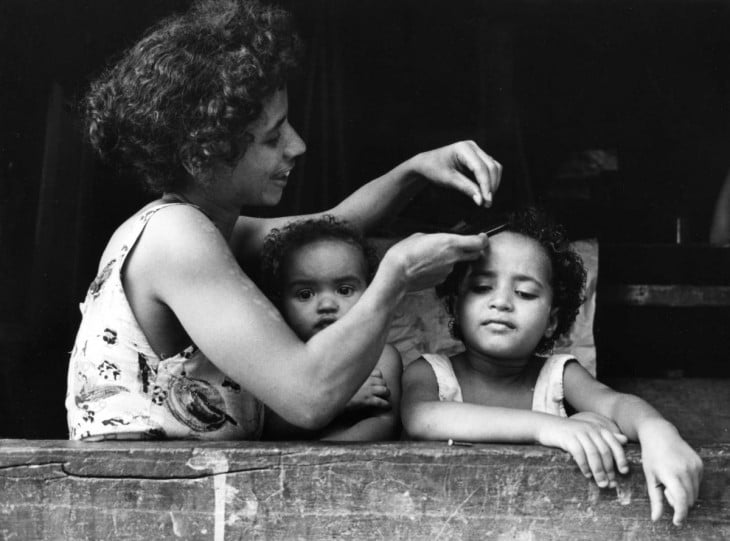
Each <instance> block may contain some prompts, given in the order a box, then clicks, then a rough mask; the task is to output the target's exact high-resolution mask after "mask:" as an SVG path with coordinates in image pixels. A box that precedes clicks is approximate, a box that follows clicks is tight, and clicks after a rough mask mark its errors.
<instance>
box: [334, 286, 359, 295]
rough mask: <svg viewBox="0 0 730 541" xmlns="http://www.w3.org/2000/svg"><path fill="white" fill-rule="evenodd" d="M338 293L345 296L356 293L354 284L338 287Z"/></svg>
mask: <svg viewBox="0 0 730 541" xmlns="http://www.w3.org/2000/svg"><path fill="white" fill-rule="evenodd" d="M337 293H339V294H340V295H343V296H345V297H349V296H350V295H352V294H353V293H355V288H354V287H352V286H348V285H343V286H340V287H338V288H337Z"/></svg>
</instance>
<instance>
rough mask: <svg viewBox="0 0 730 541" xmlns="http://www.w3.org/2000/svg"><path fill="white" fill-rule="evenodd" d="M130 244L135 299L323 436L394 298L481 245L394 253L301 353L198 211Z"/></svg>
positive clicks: (357, 378) (409, 246)
mask: <svg viewBox="0 0 730 541" xmlns="http://www.w3.org/2000/svg"><path fill="white" fill-rule="evenodd" d="M140 240H141V241H144V242H140V243H138V244H137V246H135V248H134V253H133V254H132V255H133V256H134V261H136V264H135V265H136V266H135V268H134V269H133V270H134V273H135V275H136V277H137V278H136V279H131V277H130V282H131V283H134V284H137V285H139V287H143V288H146V289H145V293H144V294H143V295H141V296H140V297H141V298H145V299H151V300H150V301H146V302H157V303H159V304H160V305H161V306H162V307H164V308H165V309H169V310H171V311H172V312H173V313H174V314H175V316H176V318H177V320H178V321H179V322H180V324H181V325H182V327H183V329H184V330H185V331H186V332H187V334H188V336H189V337H190V339H191V340H192V342H194V343H195V344H197V346H198V347H199V348H200V349H201V350H202V351H203V352H204V353H205V354H206V356H207V357H208V358H209V359H210V360H211V362H212V363H213V364H214V365H216V366H217V367H218V368H219V369H220V370H221V371H222V372H223V373H225V374H226V375H227V376H229V377H230V378H231V379H233V380H234V381H236V382H238V383H239V384H240V385H241V386H243V387H244V388H245V389H246V390H248V391H249V392H251V393H252V394H254V395H255V396H256V397H258V398H259V399H260V400H262V401H263V402H264V403H266V404H267V405H268V406H269V407H270V408H272V409H273V410H274V411H276V412H277V413H278V414H279V415H281V416H282V417H283V418H284V419H285V420H287V421H288V422H291V423H293V424H295V425H298V426H302V427H305V428H310V429H319V428H322V427H323V426H326V425H327V424H328V423H329V422H330V421H331V420H332V418H333V417H334V416H335V415H336V414H337V413H338V412H340V411H341V410H342V408H343V407H344V405H345V403H346V402H347V400H348V399H349V398H350V397H351V396H352V395H353V394H354V393H355V391H356V390H357V389H358V387H359V386H360V385H361V384H362V383H363V381H365V379H366V378H367V376H368V374H370V372H371V371H372V369H373V367H374V365H375V363H376V362H377V360H378V359H379V357H380V354H381V353H382V351H383V346H384V345H385V339H386V335H387V331H388V327H389V325H390V321H391V319H392V317H393V314H394V311H395V308H396V306H397V304H398V303H399V301H400V300H401V298H402V297H403V295H404V294H405V293H406V292H407V291H410V290H417V289H421V288H424V287H428V286H431V285H434V284H435V283H438V282H440V281H442V280H443V279H444V278H445V276H446V275H447V274H448V272H449V271H450V269H451V268H452V267H453V264H454V263H455V262H456V261H458V260H464V259H476V258H477V257H479V254H480V253H481V251H482V250H483V248H484V246H485V244H486V242H487V241H486V237H484V236H483V235H482V236H461V235H450V234H434V235H413V236H411V237H409V238H407V239H405V240H403V241H401V242H399V243H397V244H396V245H394V246H393V247H392V248H390V250H388V252H386V254H385V256H384V257H383V260H382V262H381V264H380V266H379V268H378V271H377V273H376V275H375V277H374V278H373V280H372V282H371V284H370V286H369V287H368V288H367V290H366V291H365V292H364V294H363V296H362V297H361V298H360V299H359V301H358V302H357V304H356V305H355V306H354V307H353V308H352V309H351V310H350V311H349V312H348V313H347V314H345V316H343V317H342V318H341V319H340V320H338V321H337V322H336V323H334V324H333V325H330V326H329V327H327V328H326V329H324V330H322V331H321V332H319V333H317V334H316V335H315V336H314V337H312V338H311V339H310V340H309V341H308V342H306V343H304V342H302V341H301V340H300V339H299V338H298V337H297V336H296V335H295V334H294V332H293V331H292V330H291V329H290V328H289V326H288V325H287V324H286V323H285V322H284V320H283V319H282V317H281V316H280V314H279V312H278V311H277V310H276V308H275V307H274V306H273V305H272V304H271V303H270V301H269V300H268V299H267V298H266V296H265V295H264V294H263V293H262V292H261V291H260V290H259V289H258V288H257V287H256V286H255V285H254V283H253V282H252V281H251V280H250V279H249V278H248V277H247V276H246V275H245V274H244V273H243V272H242V271H241V268H240V267H239V266H238V264H237V263H236V261H235V260H234V258H233V254H232V253H231V251H230V249H229V248H228V245H227V243H226V242H225V240H224V239H223V237H222V236H221V235H220V233H219V232H218V230H217V229H216V228H215V227H214V226H213V224H211V223H210V221H208V219H207V218H205V216H204V215H203V214H202V213H200V212H199V211H197V210H195V209H193V208H192V207H187V206H182V205H180V206H179V207H178V206H176V207H171V208H170V209H167V210H165V211H164V212H161V213H159V214H158V215H157V216H156V217H155V219H154V220H152V221H151V222H150V223H149V224H148V226H147V229H146V230H145V233H144V236H143V237H142V239H140ZM134 261H133V262H134ZM128 263H129V261H128ZM128 270H132V269H130V268H129V267H128Z"/></svg>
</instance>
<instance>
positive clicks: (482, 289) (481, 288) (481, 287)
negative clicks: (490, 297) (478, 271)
mask: <svg viewBox="0 0 730 541" xmlns="http://www.w3.org/2000/svg"><path fill="white" fill-rule="evenodd" d="M470 289H471V290H472V292H474V293H487V292H488V291H491V289H492V286H490V285H489V284H472V286H471V288H470Z"/></svg>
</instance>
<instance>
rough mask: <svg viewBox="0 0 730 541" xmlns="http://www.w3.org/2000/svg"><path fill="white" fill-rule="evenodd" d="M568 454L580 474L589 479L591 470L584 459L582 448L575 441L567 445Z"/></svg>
mask: <svg viewBox="0 0 730 541" xmlns="http://www.w3.org/2000/svg"><path fill="white" fill-rule="evenodd" d="M567 447H568V449H567V450H568V452H569V453H570V454H571V456H572V457H573V460H575V463H576V464H577V465H578V468H580V472H581V473H582V474H583V475H585V476H586V477H588V478H589V479H590V477H591V468H590V466H589V465H588V460H587V459H586V454H585V451H584V449H583V446H582V445H581V444H580V443H579V442H578V441H577V440H576V441H573V442H572V443H570V444H568V446H567Z"/></svg>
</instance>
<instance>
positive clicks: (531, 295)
mask: <svg viewBox="0 0 730 541" xmlns="http://www.w3.org/2000/svg"><path fill="white" fill-rule="evenodd" d="M515 294H516V295H517V296H518V297H520V298H522V299H526V300H532V299H536V298H537V297H538V295H536V294H535V293H530V292H529V291H520V290H519V289H518V290H517V291H515Z"/></svg>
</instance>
